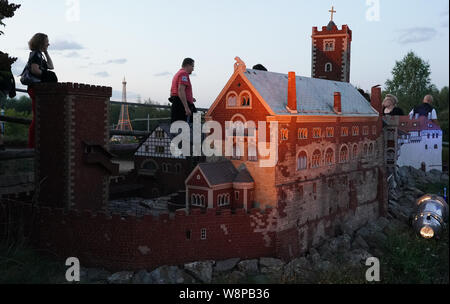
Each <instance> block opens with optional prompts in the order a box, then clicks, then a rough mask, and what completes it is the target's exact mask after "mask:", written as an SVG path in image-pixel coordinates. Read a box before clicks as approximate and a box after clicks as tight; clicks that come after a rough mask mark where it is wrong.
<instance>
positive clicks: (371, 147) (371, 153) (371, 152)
mask: <svg viewBox="0 0 450 304" xmlns="http://www.w3.org/2000/svg"><path fill="white" fill-rule="evenodd" d="M369 155H373V143H370V145H369Z"/></svg>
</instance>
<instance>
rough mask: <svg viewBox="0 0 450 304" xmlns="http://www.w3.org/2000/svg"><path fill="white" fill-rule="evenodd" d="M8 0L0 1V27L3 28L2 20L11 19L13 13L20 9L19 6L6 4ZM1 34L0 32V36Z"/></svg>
mask: <svg viewBox="0 0 450 304" xmlns="http://www.w3.org/2000/svg"><path fill="white" fill-rule="evenodd" d="M8 2H9V1H8V0H0V26H5V24H4V23H3V19H6V18H11V17H13V16H14V12H15V11H16V10H17V9H18V8H19V7H20V4H14V3H8ZM1 35H3V32H2V31H0V36H1Z"/></svg>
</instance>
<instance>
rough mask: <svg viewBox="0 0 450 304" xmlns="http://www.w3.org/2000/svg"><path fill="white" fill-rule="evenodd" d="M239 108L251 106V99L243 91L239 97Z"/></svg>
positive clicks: (247, 93)
mask: <svg viewBox="0 0 450 304" xmlns="http://www.w3.org/2000/svg"><path fill="white" fill-rule="evenodd" d="M239 101H240V106H241V107H250V106H251V105H252V97H251V95H250V93H249V92H247V91H244V92H242V93H241V94H240V96H239Z"/></svg>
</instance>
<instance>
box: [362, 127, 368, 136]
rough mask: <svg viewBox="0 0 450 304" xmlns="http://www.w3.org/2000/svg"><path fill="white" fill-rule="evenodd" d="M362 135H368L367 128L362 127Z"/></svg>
mask: <svg viewBox="0 0 450 304" xmlns="http://www.w3.org/2000/svg"><path fill="white" fill-rule="evenodd" d="M363 135H369V127H367V126H366V127H364V128H363Z"/></svg>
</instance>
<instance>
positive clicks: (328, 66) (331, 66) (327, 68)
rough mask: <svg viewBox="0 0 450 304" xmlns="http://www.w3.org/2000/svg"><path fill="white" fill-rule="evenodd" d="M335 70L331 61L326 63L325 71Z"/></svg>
mask: <svg viewBox="0 0 450 304" xmlns="http://www.w3.org/2000/svg"><path fill="white" fill-rule="evenodd" d="M332 71H333V65H332V64H331V62H328V63H327V64H325V72H332Z"/></svg>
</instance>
